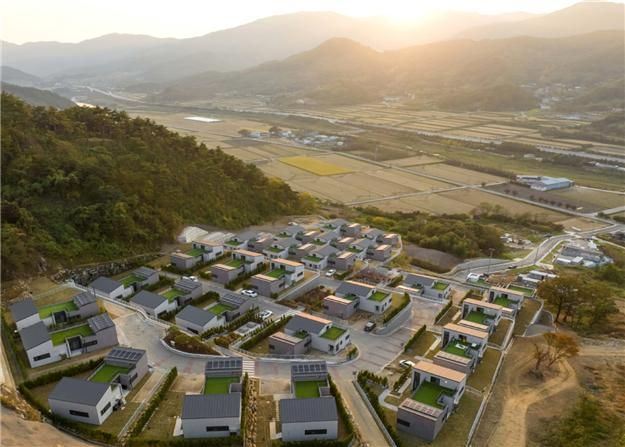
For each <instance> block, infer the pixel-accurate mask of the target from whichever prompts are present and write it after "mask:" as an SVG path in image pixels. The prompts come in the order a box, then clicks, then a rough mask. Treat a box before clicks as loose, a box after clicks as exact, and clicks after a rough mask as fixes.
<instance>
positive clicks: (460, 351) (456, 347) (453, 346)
mask: <svg viewBox="0 0 625 447" xmlns="http://www.w3.org/2000/svg"><path fill="white" fill-rule="evenodd" d="M468 347H469V343H464V342H462V341H460V340H452V341H450V342H449V343H447V346H445V347H444V348H443V351H445V352H449V353H450V354H453V355H458V356H460V357H467V358H471V356H470V355H469V354H467V349H468Z"/></svg>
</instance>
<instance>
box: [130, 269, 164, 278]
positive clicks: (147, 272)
mask: <svg viewBox="0 0 625 447" xmlns="http://www.w3.org/2000/svg"><path fill="white" fill-rule="evenodd" d="M132 273H134V274H135V275H137V276H140V277H142V278H149V277H150V276H152V275H153V274H155V273H156V274H158V272H157V271H156V270H154V269H151V268H150V267H139V268H138V269H135V270H134V271H133V272H132Z"/></svg>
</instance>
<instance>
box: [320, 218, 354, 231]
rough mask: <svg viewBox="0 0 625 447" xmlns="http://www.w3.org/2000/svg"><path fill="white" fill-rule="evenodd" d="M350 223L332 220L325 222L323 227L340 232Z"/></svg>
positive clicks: (342, 220)
mask: <svg viewBox="0 0 625 447" xmlns="http://www.w3.org/2000/svg"><path fill="white" fill-rule="evenodd" d="M348 223H349V222H347V221H346V220H345V219H331V220H326V221H325V222H323V223H322V224H321V227H322V228H327V229H329V230H338V231H339V232H340V231H341V228H343V226H345V225H347V224H348Z"/></svg>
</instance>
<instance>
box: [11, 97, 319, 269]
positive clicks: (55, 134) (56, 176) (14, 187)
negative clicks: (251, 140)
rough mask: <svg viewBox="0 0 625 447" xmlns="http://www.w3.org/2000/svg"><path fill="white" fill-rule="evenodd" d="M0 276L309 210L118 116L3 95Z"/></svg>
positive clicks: (253, 174) (239, 167)
mask: <svg viewBox="0 0 625 447" xmlns="http://www.w3.org/2000/svg"><path fill="white" fill-rule="evenodd" d="M2 142H3V147H2V168H3V172H2V278H3V279H8V278H14V277H18V276H20V275H24V274H34V273H36V272H37V267H38V265H40V263H41V260H42V258H45V260H46V261H47V263H48V265H50V264H54V265H57V264H60V265H71V264H72V263H77V262H89V261H94V260H104V259H111V258H117V257H120V256H125V255H128V254H132V253H137V252H141V251H143V250H153V249H158V247H159V246H160V244H161V243H163V242H166V241H170V240H172V237H173V235H174V234H175V232H176V231H177V230H178V229H179V227H180V226H181V225H182V224H184V223H186V222H202V223H206V224H209V225H216V226H223V227H227V228H237V227H240V226H245V225H249V224H256V223H260V222H263V221H265V220H269V219H272V218H274V217H277V216H281V215H284V214H290V213H300V212H306V211H308V210H309V208H308V207H309V206H310V203H311V202H310V201H309V200H307V199H306V198H305V197H302V196H300V195H298V194H297V193H295V192H293V191H292V190H291V189H290V188H289V186H288V185H286V184H285V183H283V182H281V181H277V180H273V179H268V178H267V177H265V176H264V175H263V173H262V172H261V171H260V170H259V169H258V168H256V167H255V166H253V165H249V164H245V163H243V162H242V161H240V160H238V159H236V158H234V157H232V156H229V155H226V154H224V153H223V152H222V151H221V150H213V149H208V148H206V147H205V146H204V145H203V144H201V145H198V144H197V143H196V141H195V139H194V138H191V137H182V136H180V135H178V134H176V133H173V132H171V131H169V130H167V129H166V128H165V127H163V126H160V125H156V124H154V123H153V122H151V121H149V120H145V119H140V118H133V119H131V118H129V117H128V116H127V115H126V114H125V113H123V112H116V111H111V110H107V109H100V108H95V109H88V108H82V107H73V108H70V109H66V110H63V111H54V110H52V109H47V110H44V109H41V108H39V109H34V108H32V107H30V106H29V105H27V104H25V103H24V102H22V101H20V100H19V99H17V98H15V97H13V96H10V95H6V94H3V95H2Z"/></svg>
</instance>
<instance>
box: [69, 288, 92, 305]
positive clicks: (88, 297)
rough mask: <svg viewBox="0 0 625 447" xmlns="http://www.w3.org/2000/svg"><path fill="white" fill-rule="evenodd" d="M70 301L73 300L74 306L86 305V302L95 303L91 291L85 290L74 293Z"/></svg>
mask: <svg viewBox="0 0 625 447" xmlns="http://www.w3.org/2000/svg"><path fill="white" fill-rule="evenodd" d="M72 301H74V304H76V306H78V307H82V306H86V305H87V304H91V303H95V301H96V296H95V295H94V293H93V292H91V291H90V290H87V291H86V292H82V293H79V294H78V295H76V296H75V297H74V298H72Z"/></svg>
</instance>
